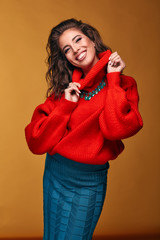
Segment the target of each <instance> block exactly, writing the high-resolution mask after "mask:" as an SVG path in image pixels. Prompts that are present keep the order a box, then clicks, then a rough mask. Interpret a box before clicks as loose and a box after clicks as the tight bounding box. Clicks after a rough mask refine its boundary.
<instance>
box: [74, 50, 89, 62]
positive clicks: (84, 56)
mask: <svg viewBox="0 0 160 240" xmlns="http://www.w3.org/2000/svg"><path fill="white" fill-rule="evenodd" d="M82 53H85V54H84V55H83V57H82V58H80V59H78V57H79V56H80V55H81V54H82ZM86 56H87V51H86V50H84V51H82V52H80V53H79V54H78V55H77V56H76V60H77V61H83V60H84V59H85V58H86Z"/></svg>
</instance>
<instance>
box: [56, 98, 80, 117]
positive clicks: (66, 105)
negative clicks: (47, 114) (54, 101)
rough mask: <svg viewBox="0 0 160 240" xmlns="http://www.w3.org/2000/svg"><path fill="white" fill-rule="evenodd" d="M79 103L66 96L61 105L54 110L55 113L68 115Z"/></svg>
mask: <svg viewBox="0 0 160 240" xmlns="http://www.w3.org/2000/svg"><path fill="white" fill-rule="evenodd" d="M77 105H78V102H72V101H69V100H67V99H65V98H63V99H62V100H61V102H60V103H59V105H58V106H57V107H56V109H55V111H53V115H55V114H56V115H64V114H65V115H68V114H70V113H71V112H72V111H73V110H74V108H75V107H76V106H77Z"/></svg>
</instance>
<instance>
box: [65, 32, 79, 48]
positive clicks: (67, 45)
mask: <svg viewBox="0 0 160 240" xmlns="http://www.w3.org/2000/svg"><path fill="white" fill-rule="evenodd" d="M78 36H81V35H76V36H75V37H74V38H72V42H73V41H74V39H75V38H76V37H78ZM67 46H68V45H65V46H64V48H63V50H64V49H65V48H66V47H67Z"/></svg>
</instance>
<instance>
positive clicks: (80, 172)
mask: <svg viewBox="0 0 160 240" xmlns="http://www.w3.org/2000/svg"><path fill="white" fill-rule="evenodd" d="M108 168H109V162H106V163H105V164H103V165H95V164H86V163H80V162H76V161H73V160H71V159H68V158H66V157H63V156H62V155H60V154H58V153H56V154H54V155H50V154H48V153H47V155H46V162H45V170H48V171H49V172H50V173H51V174H54V175H56V176H57V177H58V178H63V179H65V178H66V179H68V177H69V178H74V179H77V180H78V179H81V180H82V179H83V180H91V181H92V180H95V179H96V181H101V180H102V178H103V177H104V178H105V177H106V174H107V170H108Z"/></svg>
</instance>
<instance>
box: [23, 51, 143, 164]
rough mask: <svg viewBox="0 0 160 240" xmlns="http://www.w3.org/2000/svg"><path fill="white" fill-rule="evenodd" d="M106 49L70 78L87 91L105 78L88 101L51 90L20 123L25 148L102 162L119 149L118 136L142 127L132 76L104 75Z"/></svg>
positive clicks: (118, 151) (127, 135)
mask: <svg viewBox="0 0 160 240" xmlns="http://www.w3.org/2000/svg"><path fill="white" fill-rule="evenodd" d="M110 54H111V52H110V51H109V50H107V51H106V52H103V53H100V54H99V55H98V57H99V58H100V60H99V61H98V62H97V63H96V64H95V65H94V66H93V68H92V69H91V70H90V71H89V73H88V74H87V75H86V77H85V78H84V79H82V78H81V77H82V72H81V71H80V69H77V68H76V69H75V70H74V72H73V77H72V81H73V82H79V83H80V84H81V87H80V90H82V89H83V90H85V91H89V92H90V91H92V90H94V89H95V88H96V87H97V86H98V85H99V83H100V82H101V80H102V79H103V78H104V77H106V78H105V82H106V86H105V87H104V88H103V89H102V90H101V91H100V92H99V93H98V94H96V95H95V96H94V97H92V98H91V99H90V100H89V101H86V100H85V99H84V98H79V100H78V102H71V101H69V100H66V99H65V98H64V94H63V95H62V97H61V99H60V100H58V99H56V100H55V99H54V95H51V96H50V97H48V98H47V99H46V101H45V102H44V103H43V104H41V105H39V106H38V107H37V108H36V109H35V111H34V113H33V116H32V119H31V122H30V123H29V124H28V125H27V127H26V128H25V135H26V140H27V143H28V146H29V149H30V150H31V151H32V152H33V153H34V154H43V153H46V152H48V153H49V154H50V155H53V154H55V153H59V154H61V155H62V156H64V157H67V158H69V159H72V160H74V161H77V162H83V163H89V164H104V163H106V162H107V161H108V160H113V159H115V158H116V157H117V156H118V155H119V154H120V153H121V152H122V150H123V149H124V145H123V143H122V141H121V139H124V138H128V137H130V136H133V135H134V134H136V133H137V132H138V131H139V130H140V129H141V128H142V126H143V122H142V118H141V116H140V114H139V112H138V100H139V97H138V92H137V85H136V82H135V80H134V79H133V78H132V77H129V76H125V75H122V74H121V73H120V72H112V73H107V74H106V65H107V63H108V58H109V56H110Z"/></svg>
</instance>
